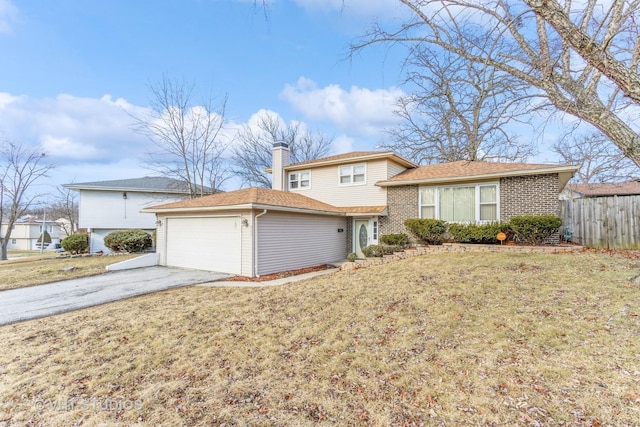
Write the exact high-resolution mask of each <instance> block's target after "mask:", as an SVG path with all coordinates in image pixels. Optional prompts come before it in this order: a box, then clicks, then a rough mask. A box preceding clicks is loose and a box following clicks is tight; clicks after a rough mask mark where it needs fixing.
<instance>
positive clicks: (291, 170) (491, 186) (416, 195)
mask: <svg viewBox="0 0 640 427" xmlns="http://www.w3.org/2000/svg"><path fill="white" fill-rule="evenodd" d="M576 170H577V168H576V167H574V166H566V165H540V164H512V163H509V164H506V163H486V162H453V163H445V164H439V165H430V166H418V165H416V164H414V163H413V162H411V161H409V160H407V159H404V158H403V157H401V156H398V155H397V154H395V153H393V152H389V151H383V152H381V151H366V152H353V153H346V154H341V155H336V156H330V157H325V158H322V159H317V160H312V161H307V162H301V163H295V164H289V150H288V147H287V146H286V144H276V145H275V146H274V149H273V168H272V173H273V179H272V183H273V185H272V189H259V188H249V189H244V190H238V191H232V192H228V193H223V194H216V195H211V196H205V197H202V198H199V199H193V200H185V201H181V202H176V203H170V204H165V205H160V206H154V207H150V208H146V209H143V212H152V213H155V214H156V216H157V224H158V231H157V250H158V256H159V263H160V264H161V265H168V266H177V267H188V268H197V269H204V270H212V271H220V272H227V273H233V274H242V275H246V276H260V275H264V274H269V273H273V272H277V271H284V270H290V269H297V268H304V267H310V266H314V265H319V264H323V263H330V262H334V261H338V260H342V259H344V258H345V257H346V255H347V254H348V253H349V252H355V253H356V254H357V255H358V256H359V257H362V256H363V255H362V248H363V247H365V246H368V245H371V244H377V243H378V242H379V237H380V236H381V235H383V234H389V233H407V234H408V232H407V230H406V229H405V227H404V221H405V220H406V219H409V218H439V219H444V220H446V221H450V222H491V221H501V220H508V219H509V218H510V217H512V216H514V215H522V214H558V212H559V200H558V194H559V192H560V191H561V190H562V188H563V187H564V186H565V184H566V182H567V181H568V180H569V179H570V178H571V176H572V174H573V173H574V172H575V171H576Z"/></svg>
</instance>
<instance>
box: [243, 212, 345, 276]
mask: <svg viewBox="0 0 640 427" xmlns="http://www.w3.org/2000/svg"><path fill="white" fill-rule="evenodd" d="M256 221H257V227H258V275H264V274H269V273H275V272H278V271H285V270H294V269H298V268H305V267H312V266H315V265H320V264H324V263H328V262H334V261H339V260H342V259H344V258H345V257H346V255H347V252H346V249H345V248H346V238H347V230H346V226H345V218H344V217H334V216H324V215H306V214H294V213H285V212H273V211H269V212H268V213H267V214H266V215H263V216H261V217H259V218H258V219H257V220H256ZM338 229H342V232H338Z"/></svg>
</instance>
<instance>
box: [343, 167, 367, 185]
mask: <svg viewBox="0 0 640 427" xmlns="http://www.w3.org/2000/svg"><path fill="white" fill-rule="evenodd" d="M339 171H340V185H356V184H365V183H366V182H367V177H366V175H367V167H366V164H365V163H358V164H355V165H345V166H340V168H339Z"/></svg>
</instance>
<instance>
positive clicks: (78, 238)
mask: <svg viewBox="0 0 640 427" xmlns="http://www.w3.org/2000/svg"><path fill="white" fill-rule="evenodd" d="M60 244H61V245H62V249H64V250H65V251H67V252H71V253H72V254H79V253H82V252H84V251H86V250H87V249H88V248H89V236H88V235H86V234H85V233H76V234H72V235H70V236H67V237H65V238H64V239H62V242H60Z"/></svg>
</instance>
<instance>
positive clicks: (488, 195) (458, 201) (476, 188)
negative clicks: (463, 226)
mask: <svg viewBox="0 0 640 427" xmlns="http://www.w3.org/2000/svg"><path fill="white" fill-rule="evenodd" d="M420 217H421V218H435V219H442V220H444V221H447V222H491V221H499V220H500V218H499V215H498V184H493V183H492V184H473V185H456V186H446V187H444V186H443V187H421V188H420Z"/></svg>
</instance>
